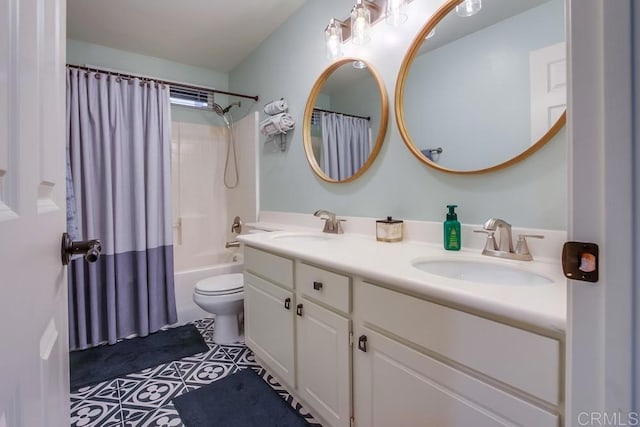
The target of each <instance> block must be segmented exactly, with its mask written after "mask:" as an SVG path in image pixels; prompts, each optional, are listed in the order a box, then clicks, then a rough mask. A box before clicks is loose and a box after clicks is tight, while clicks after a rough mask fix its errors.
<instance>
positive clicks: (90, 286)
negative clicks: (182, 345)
mask: <svg viewBox="0 0 640 427" xmlns="http://www.w3.org/2000/svg"><path fill="white" fill-rule="evenodd" d="M170 124H171V117H170V109H169V88H168V87H165V86H161V85H158V84H156V83H153V82H142V81H140V80H138V79H134V80H125V79H121V78H119V77H116V76H111V75H106V74H100V73H93V72H85V71H81V70H77V69H73V68H70V69H68V70H67V145H68V148H67V149H68V161H69V165H68V166H69V168H68V171H69V170H70V173H71V187H72V191H69V192H68V194H67V198H68V199H69V200H68V205H69V206H71V207H72V210H73V208H75V212H71V213H70V214H69V215H68V217H69V218H68V219H69V231H70V232H71V231H73V232H74V234H76V235H75V236H72V237H73V238H74V239H80V240H85V239H100V241H101V243H102V255H101V256H100V259H99V260H98V261H97V262H96V263H94V264H88V263H87V262H86V261H85V260H84V259H83V258H79V259H74V260H73V261H72V262H71V263H70V266H69V344H70V348H71V349H72V350H75V349H83V348H87V347H89V346H93V345H97V344H99V343H103V342H108V343H115V342H116V340H118V339H120V338H123V337H126V336H128V335H131V334H136V335H139V336H145V335H148V334H149V333H151V332H155V331H157V330H159V329H160V328H161V327H163V326H165V325H167V324H171V323H175V322H176V321H177V315H176V306H175V292H174V283H173V246H172V244H173V243H172V238H173V237H172V228H171V227H172V222H171V200H170V197H171V169H170V168H171V129H170ZM74 225H75V230H74V229H73V228H74Z"/></svg>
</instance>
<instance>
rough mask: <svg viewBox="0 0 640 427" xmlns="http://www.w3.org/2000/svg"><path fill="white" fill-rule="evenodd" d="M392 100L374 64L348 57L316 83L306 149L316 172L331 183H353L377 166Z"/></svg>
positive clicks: (307, 122) (310, 101)
mask: <svg viewBox="0 0 640 427" xmlns="http://www.w3.org/2000/svg"><path fill="white" fill-rule="evenodd" d="M387 120H388V101H387V95H386V90H385V89H384V86H383V83H382V80H381V79H380V77H379V76H378V75H377V73H376V72H375V70H373V69H372V68H371V66H370V65H369V64H367V63H366V62H364V61H362V60H356V59H354V58H345V59H342V60H340V61H337V62H335V63H333V64H331V66H329V68H327V69H326V70H325V71H324V72H323V73H322V75H321V76H320V77H319V78H318V80H317V81H316V83H315V85H314V87H313V89H312V90H311V94H310V95H309V99H308V100H307V106H306V109H305V115H304V148H305V152H306V155H307V160H308V161H309V164H310V165H311V168H312V169H313V170H314V172H315V173H316V174H317V175H318V176H319V177H320V178H322V179H323V180H325V181H328V182H348V181H352V180H354V179H356V178H357V177H358V176H360V175H362V174H363V173H364V172H365V171H366V170H367V168H368V167H369V165H371V163H373V161H374V159H375V157H376V156H377V154H378V152H379V151H380V146H381V145H382V141H383V140H384V135H385V131H386V128H387Z"/></svg>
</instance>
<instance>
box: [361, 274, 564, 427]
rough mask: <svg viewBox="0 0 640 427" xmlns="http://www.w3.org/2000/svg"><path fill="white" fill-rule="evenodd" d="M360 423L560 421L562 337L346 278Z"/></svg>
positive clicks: (542, 425) (370, 426)
mask: <svg viewBox="0 0 640 427" xmlns="http://www.w3.org/2000/svg"><path fill="white" fill-rule="evenodd" d="M353 298H354V313H357V315H358V318H359V320H358V322H357V324H356V326H355V330H354V334H355V341H356V348H355V349H354V362H353V363H354V406H355V411H354V415H355V420H356V424H357V425H358V426H367V427H376V426H378V427H383V426H389V425H393V426H398V427H400V426H407V427H409V426H411V427H413V426H418V425H420V426H459V427H467V426H474V427H476V426H487V427H490V426H491V427H493V426H530V427H551V426H553V427H558V426H559V423H560V417H559V411H558V410H557V406H558V405H559V404H560V385H561V381H560V358H561V354H560V342H559V341H558V340H555V339H553V338H548V337H545V336H542V335H538V334H535V333H532V332H528V331H525V330H522V329H519V328H515V327H512V326H508V325H505V324H503V323H499V322H494V321H492V320H488V319H486V318H483V317H479V316H475V315H472V314H468V313H465V312H462V311H459V310H454V309H451V308H449V307H445V306H442V305H438V304H434V303H431V302H429V301H426V300H423V299H420V298H415V297H412V296H408V295H405V294H401V293H399V292H396V291H393V290H389V289H386V288H384V287H381V286H377V285H373V284H370V283H367V282H364V281H356V283H354V297H353Z"/></svg>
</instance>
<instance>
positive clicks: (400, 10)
mask: <svg viewBox="0 0 640 427" xmlns="http://www.w3.org/2000/svg"><path fill="white" fill-rule="evenodd" d="M406 6H407V1H406V0H387V5H386V8H385V9H386V10H385V13H386V15H387V16H386V18H385V20H386V22H387V24H389V25H393V26H394V27H397V26H398V25H400V24H402V23H403V22H405V21H406V20H407V13H406Z"/></svg>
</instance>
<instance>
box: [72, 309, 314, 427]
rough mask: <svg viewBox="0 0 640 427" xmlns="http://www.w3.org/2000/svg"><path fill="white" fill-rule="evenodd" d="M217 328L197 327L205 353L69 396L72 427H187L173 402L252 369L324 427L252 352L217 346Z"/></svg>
mask: <svg viewBox="0 0 640 427" xmlns="http://www.w3.org/2000/svg"><path fill="white" fill-rule="evenodd" d="M213 323H214V322H213V319H209V318H207V319H202V320H198V321H196V322H194V324H195V326H196V327H197V328H198V330H199V331H200V333H201V334H202V336H203V337H204V339H205V341H206V343H207V345H208V346H209V351H208V352H206V353H199V354H195V355H193V356H191V357H185V358H184V359H180V360H175V361H173V362H169V363H165V364H162V365H159V366H156V367H153V368H149V369H145V370H143V371H140V372H136V373H133V374H129V375H127V376H124V377H120V378H116V379H113V380H110V381H105V382H102V383H100V384H97V385H95V386H90V387H84V388H81V389H79V390H78V391H76V392H74V393H71V426H72V427H94V426H95V427H147V426H149V427H179V426H183V425H184V424H182V421H180V416H179V415H178V412H177V411H176V410H175V408H174V407H173V403H172V402H171V399H173V398H174V397H176V396H179V395H181V394H183V393H186V392H188V391H191V390H195V389H197V388H199V387H201V386H203V385H205V384H209V383H211V382H213V381H216V380H219V379H220V378H223V377H225V376H226V375H229V374H232V373H234V372H236V371H238V370H240V369H247V368H250V369H253V370H255V371H256V372H257V373H258V374H259V375H260V376H261V377H262V378H263V379H264V380H265V381H266V382H267V383H268V384H269V385H270V386H271V387H273V388H274V389H275V390H276V391H277V392H278V394H280V396H282V398H283V399H285V400H286V401H287V402H288V403H289V404H290V405H291V406H292V407H293V408H295V409H296V410H297V411H298V412H300V413H301V414H302V415H303V416H304V417H305V418H306V419H307V420H308V421H309V423H310V424H311V425H312V426H316V427H321V426H320V424H319V423H318V422H317V421H316V420H315V419H314V418H313V416H311V415H310V414H309V413H308V412H307V411H306V410H305V409H304V408H303V407H302V405H301V404H300V403H298V402H297V401H296V400H295V399H294V398H293V397H292V396H291V395H290V394H289V393H288V392H287V391H286V390H285V389H284V387H283V386H281V385H280V384H279V383H278V382H277V381H276V380H275V378H273V377H272V376H271V375H270V374H269V373H267V372H266V371H265V370H264V369H263V368H262V367H261V366H260V365H258V364H257V363H256V361H255V359H254V357H253V354H252V353H251V350H249V349H248V348H247V347H246V346H244V345H242V344H235V345H218V344H214V343H213V341H212V340H211V337H212V333H213ZM202 427H208V426H202ZM220 427H230V426H220Z"/></svg>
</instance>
